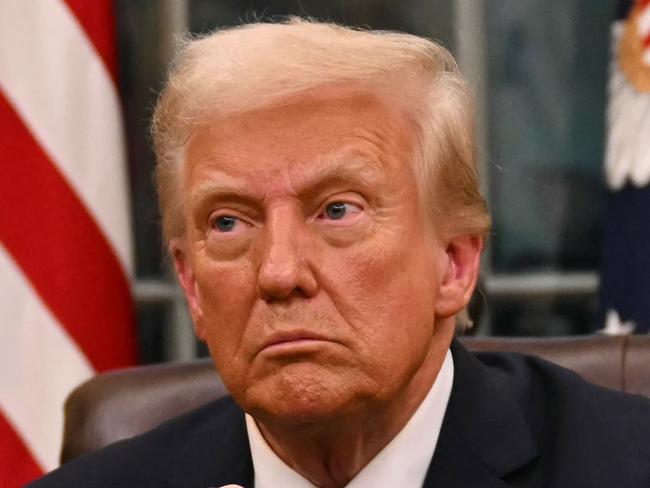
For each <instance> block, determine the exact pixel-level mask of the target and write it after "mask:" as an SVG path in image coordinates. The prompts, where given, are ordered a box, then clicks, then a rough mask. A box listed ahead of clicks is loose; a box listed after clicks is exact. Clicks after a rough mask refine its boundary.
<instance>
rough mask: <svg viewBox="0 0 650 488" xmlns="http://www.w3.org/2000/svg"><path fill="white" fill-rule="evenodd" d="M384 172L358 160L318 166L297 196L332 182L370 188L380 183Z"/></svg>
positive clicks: (351, 159)
mask: <svg viewBox="0 0 650 488" xmlns="http://www.w3.org/2000/svg"><path fill="white" fill-rule="evenodd" d="M383 176H384V172H383V171H382V170H381V169H380V167H378V165H377V164H376V163H374V164H373V163H371V162H369V161H367V160H365V159H360V158H342V159H340V160H338V161H334V162H333V163H325V164H318V165H316V166H315V168H314V169H313V172H312V173H311V174H310V175H309V176H308V178H307V179H306V180H305V181H302V182H301V183H300V191H299V194H301V195H302V194H306V193H315V192H318V191H319V190H321V189H322V188H323V187H326V186H327V185H329V184H331V183H332V182H339V181H340V182H353V183H360V184H362V185H363V186H368V187H372V186H374V185H376V184H377V183H378V182H380V181H382V179H383Z"/></svg>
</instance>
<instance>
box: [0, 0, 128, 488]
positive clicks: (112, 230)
mask: <svg viewBox="0 0 650 488" xmlns="http://www.w3.org/2000/svg"><path fill="white" fill-rule="evenodd" d="M116 78H117V70H116V42H115V22H114V12H113V3H112V1H111V0H2V1H0V486H2V487H8V488H11V487H14V486H22V485H23V484H24V483H25V482H27V481H29V480H31V479H33V478H35V477H37V476H38V475H40V474H41V473H43V472H46V471H49V470H51V469H53V468H55V467H56V466H57V464H58V456H59V451H60V443H61V434H62V428H63V411H62V407H63V402H64V399H65V397H66V395H67V394H68V393H69V392H70V390H71V389H73V388H74V387H75V386H76V385H77V384H79V383H80V382H81V381H83V380H85V379H87V378H88V377H90V376H92V375H93V374H95V373H96V372H99V371H104V370H107V369H110V368H114V367H118V366H125V365H130V364H134V362H135V350H136V347H135V334H134V319H133V303H132V298H131V295H130V291H129V290H130V288H129V276H130V274H131V272H132V268H133V263H132V261H133V257H132V249H131V238H130V233H129V211H128V202H127V195H128V192H127V188H128V186H127V175H126V169H127V168H126V160H125V152H124V143H123V132H122V119H121V113H120V103H119V96H118V89H117V83H116Z"/></svg>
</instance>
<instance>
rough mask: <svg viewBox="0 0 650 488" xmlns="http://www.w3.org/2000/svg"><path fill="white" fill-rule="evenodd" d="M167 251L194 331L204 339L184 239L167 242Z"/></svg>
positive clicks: (192, 273)
mask: <svg viewBox="0 0 650 488" xmlns="http://www.w3.org/2000/svg"><path fill="white" fill-rule="evenodd" d="M169 253H170V254H171V256H172V258H173V259H174V269H175V270H176V276H177V277H178V282H179V283H180V285H181V288H183V291H184V292H185V298H186V299H187V305H188V307H189V310H190V315H191V316H192V322H193V323H194V332H195V333H196V335H197V337H198V338H199V339H201V340H205V338H204V335H205V334H204V330H203V329H204V327H203V325H202V324H203V321H202V318H203V310H202V309H201V300H200V298H201V297H200V295H199V290H198V285H197V283H196V279H195V278H194V270H193V269H192V263H191V260H190V259H189V257H188V255H187V252H186V249H185V243H184V241H183V240H182V239H172V240H171V241H170V243H169Z"/></svg>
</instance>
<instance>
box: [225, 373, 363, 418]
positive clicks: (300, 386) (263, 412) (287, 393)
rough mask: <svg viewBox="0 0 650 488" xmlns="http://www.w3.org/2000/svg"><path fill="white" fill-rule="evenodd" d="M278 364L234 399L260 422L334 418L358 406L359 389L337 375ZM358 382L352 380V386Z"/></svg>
mask: <svg viewBox="0 0 650 488" xmlns="http://www.w3.org/2000/svg"><path fill="white" fill-rule="evenodd" d="M291 366H293V365H288V366H284V367H282V368H279V371H278V372H276V373H275V374H273V375H271V376H269V377H266V378H264V379H262V380H260V381H256V382H255V383H254V384H252V385H250V386H249V387H248V388H247V389H246V390H245V391H243V392H242V394H243V395H242V397H241V398H238V395H237V396H235V395H233V396H235V400H236V401H237V402H238V403H239V404H240V406H241V407H242V408H243V409H244V410H245V411H246V412H248V413H249V414H251V415H252V416H253V417H255V418H256V419H259V420H261V421H262V422H274V423H286V424H290V425H300V424H310V423H316V422H318V423H322V422H326V421H328V420H336V419H341V418H343V417H346V416H348V415H351V414H353V412H354V411H356V410H359V407H360V403H361V402H360V401H359V394H358V393H359V392H358V391H353V390H352V389H351V388H350V385H349V384H347V382H346V381H343V378H342V377H341V376H339V375H335V374H332V373H331V372H329V371H306V370H308V369H313V368H311V367H309V368H301V367H299V366H297V367H291ZM358 386H359V384H358V383H356V388H355V390H358Z"/></svg>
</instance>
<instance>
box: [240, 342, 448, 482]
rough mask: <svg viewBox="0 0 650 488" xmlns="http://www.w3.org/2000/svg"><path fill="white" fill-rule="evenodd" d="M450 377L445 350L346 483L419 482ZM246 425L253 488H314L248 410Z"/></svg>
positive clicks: (442, 413)
mask: <svg viewBox="0 0 650 488" xmlns="http://www.w3.org/2000/svg"><path fill="white" fill-rule="evenodd" d="M453 381H454V362H453V360H452V357H451V352H450V351H447V355H446V356H445V360H444V361H443V363H442V367H441V368H440V372H439V373H438V377H437V378H436V381H435V382H434V383H433V386H432V387H431V390H429V393H427V396H426V397H425V398H424V400H423V401H422V403H421V404H420V406H419V407H418V408H417V410H416V411H415V413H414V414H413V416H412V417H411V419H410V420H409V421H408V422H407V423H406V425H405V426H404V428H403V429H402V430H401V431H400V432H399V433H398V434H397V435H396V436H395V437H394V438H393V439H392V440H391V441H390V442H389V443H388V444H387V445H386V446H385V447H384V448H383V449H382V450H381V451H380V452H379V454H377V455H376V456H375V457H374V458H373V459H372V460H371V461H370V462H369V463H368V464H367V465H366V466H365V467H364V468H363V469H362V470H361V471H360V472H359V473H358V474H357V475H356V476H355V477H354V478H353V479H352V480H351V481H350V483H348V484H347V485H346V488H366V487H368V486H372V487H373V488H381V487H395V486H400V487H404V488H410V487H421V486H422V484H423V483H424V478H425V476H426V474H427V470H428V468H429V464H430V463H431V458H432V457H433V453H434V451H435V449H436V444H437V443H438V435H439V434H440V429H441V427H442V420H443V418H444V416H445V411H446V410H447V404H448V403H449V396H450V395H451V387H452V383H453ZM246 427H247V432H248V442H249V444H250V447H251V455H252V458H253V468H254V470H255V488H277V487H279V486H281V487H283V488H315V486H314V485H313V484H312V483H310V482H309V481H308V480H306V479H305V478H304V477H302V476H301V475H300V474H298V473H297V472H295V471H294V470H293V469H291V468H290V467H289V466H287V465H286V464H285V463H284V461H282V460H281V459H280V458H279V457H278V456H277V455H276V454H275V453H274V452H273V450H272V449H271V448H270V447H269V445H268V444H267V443H266V440H265V439H264V437H263V436H262V433H261V432H260V430H259V428H258V427H257V424H256V423H255V420H253V417H251V416H250V415H248V414H246Z"/></svg>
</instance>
